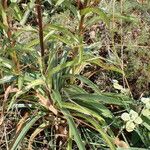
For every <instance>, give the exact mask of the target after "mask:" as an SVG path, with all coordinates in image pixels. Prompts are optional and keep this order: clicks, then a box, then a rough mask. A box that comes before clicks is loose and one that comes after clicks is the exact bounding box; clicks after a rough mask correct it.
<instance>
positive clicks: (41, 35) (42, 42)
mask: <svg viewBox="0 0 150 150" xmlns="http://www.w3.org/2000/svg"><path fill="white" fill-rule="evenodd" d="M36 6H37V7H36V8H37V19H38V26H39V39H40V48H41V56H42V57H44V41H43V21H42V8H41V0H36Z"/></svg>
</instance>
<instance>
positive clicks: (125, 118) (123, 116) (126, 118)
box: [121, 113, 130, 121]
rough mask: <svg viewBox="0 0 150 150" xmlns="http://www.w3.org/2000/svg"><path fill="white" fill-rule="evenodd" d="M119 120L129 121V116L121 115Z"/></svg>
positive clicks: (126, 114)
mask: <svg viewBox="0 0 150 150" xmlns="http://www.w3.org/2000/svg"><path fill="white" fill-rule="evenodd" d="M121 119H122V120H124V121H129V120H130V115H129V114H128V113H123V114H122V115H121Z"/></svg>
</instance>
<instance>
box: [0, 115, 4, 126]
mask: <svg viewBox="0 0 150 150" xmlns="http://www.w3.org/2000/svg"><path fill="white" fill-rule="evenodd" d="M3 122H4V116H3V114H1V116H0V126H1V125H2V124H3Z"/></svg>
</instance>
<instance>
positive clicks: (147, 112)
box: [142, 109, 150, 117]
mask: <svg viewBox="0 0 150 150" xmlns="http://www.w3.org/2000/svg"><path fill="white" fill-rule="evenodd" d="M142 115H143V116H145V117H149V116H150V109H143V110H142Z"/></svg>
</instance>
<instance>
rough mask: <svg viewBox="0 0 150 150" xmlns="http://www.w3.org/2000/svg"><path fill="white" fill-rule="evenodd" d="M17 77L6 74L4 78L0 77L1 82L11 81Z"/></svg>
mask: <svg viewBox="0 0 150 150" xmlns="http://www.w3.org/2000/svg"><path fill="white" fill-rule="evenodd" d="M15 79H16V77H15V76H13V75H8V76H4V77H3V78H1V79H0V84H4V83H9V82H12V81H14V80H15Z"/></svg>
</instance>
